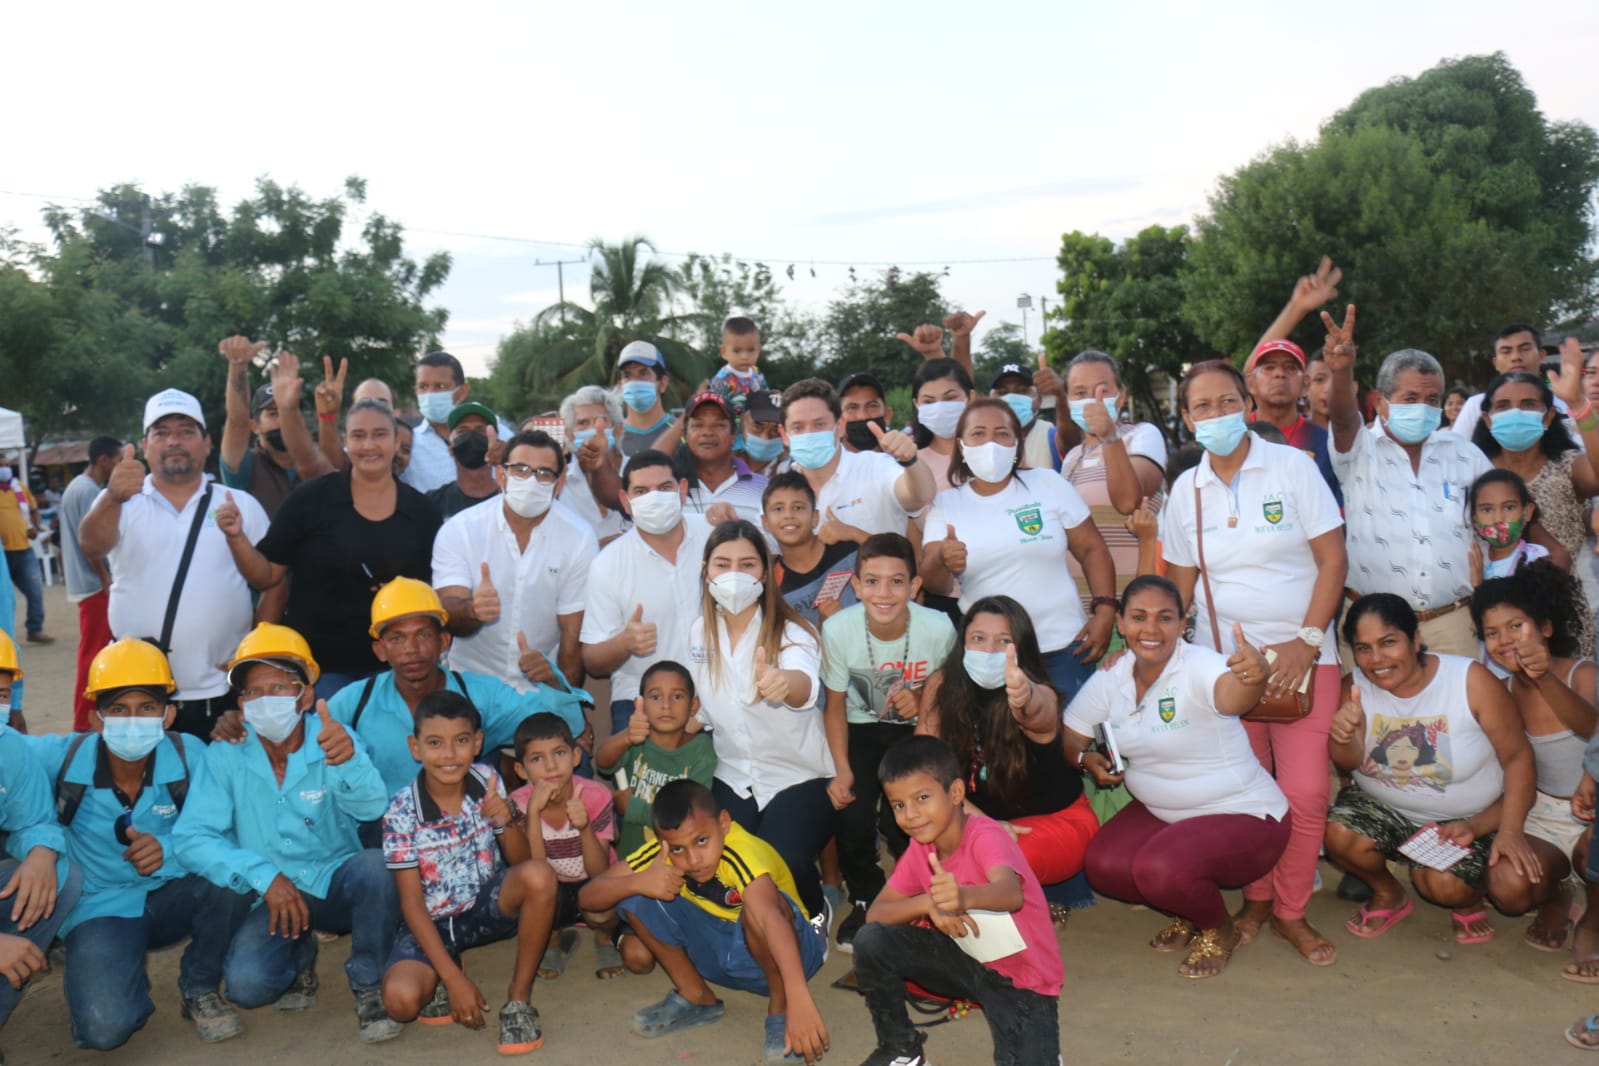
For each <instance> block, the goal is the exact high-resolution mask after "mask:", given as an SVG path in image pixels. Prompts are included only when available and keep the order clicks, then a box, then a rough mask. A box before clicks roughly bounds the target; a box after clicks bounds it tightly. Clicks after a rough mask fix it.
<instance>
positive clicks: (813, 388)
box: [783, 378, 844, 421]
mask: <svg viewBox="0 0 1599 1066" xmlns="http://www.w3.org/2000/svg"><path fill="white" fill-rule="evenodd" d="M800 400H821V401H822V402H823V403H825V404H827V409H828V410H829V411H831V412H833V417H834V418H843V417H844V409H843V408H842V407H840V406H839V405H838V393H837V392H836V391H834V389H833V386H831V385H829V384H828V383H827V382H825V381H823V380H822V379H821V378H805V379H803V380H801V381H796V382H794V384H792V385H790V386H789V387H788V388H786V389H784V390H783V418H784V421H787V419H788V408H789V405H790V404H793V403H796V402H798V401H800Z"/></svg>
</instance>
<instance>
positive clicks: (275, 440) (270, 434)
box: [266, 429, 288, 452]
mask: <svg viewBox="0 0 1599 1066" xmlns="http://www.w3.org/2000/svg"><path fill="white" fill-rule="evenodd" d="M266 443H267V447H268V448H271V449H272V450H273V451H275V452H283V451H288V449H287V448H286V447H284V444H283V431H282V430H281V429H269V430H267V431H266Z"/></svg>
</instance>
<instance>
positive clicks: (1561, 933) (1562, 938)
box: [1521, 918, 1577, 952]
mask: <svg viewBox="0 0 1599 1066" xmlns="http://www.w3.org/2000/svg"><path fill="white" fill-rule="evenodd" d="M1536 928H1537V924H1536V923H1533V924H1531V925H1528V926H1527V931H1526V932H1524V933H1522V934H1521V942H1522V943H1523V944H1526V945H1527V946H1528V947H1529V948H1531V949H1532V950H1534V951H1549V952H1555V951H1565V950H1566V940H1567V939H1568V938H1569V937H1570V936H1571V931H1572V930H1573V929H1575V928H1577V923H1576V922H1574V921H1571V920H1570V919H1569V918H1568V919H1567V920H1566V922H1565V924H1564V925H1562V926H1561V927H1560V928H1559V929H1557V930H1553V932H1555V933H1557V934H1558V935H1557V936H1556V937H1555V938H1554V939H1553V940H1551V941H1549V942H1547V943H1546V942H1544V941H1541V940H1534V939H1533V938H1532V931H1533V930H1534V929H1536Z"/></svg>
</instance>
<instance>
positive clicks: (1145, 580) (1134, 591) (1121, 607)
mask: <svg viewBox="0 0 1599 1066" xmlns="http://www.w3.org/2000/svg"><path fill="white" fill-rule="evenodd" d="M1146 590H1154V591H1156V592H1159V593H1161V594H1163V595H1165V596H1167V597H1170V599H1171V601H1172V602H1173V603H1175V604H1176V605H1177V613H1178V614H1182V613H1183V594H1182V593H1181V592H1179V591H1177V585H1176V584H1175V583H1173V582H1172V581H1171V580H1170V579H1169V578H1164V577H1161V576H1160V575H1158V574H1143V575H1141V576H1139V577H1135V578H1133V579H1132V580H1131V581H1129V582H1127V587H1126V588H1124V589H1122V595H1121V603H1119V604H1117V605H1116V613H1117V614H1118V615H1121V616H1123V617H1125V616H1126V614H1127V601H1128V600H1130V599H1132V598H1133V597H1134V596H1136V595H1138V594H1139V593H1140V592H1144V591H1146Z"/></svg>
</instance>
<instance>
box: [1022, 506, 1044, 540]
mask: <svg viewBox="0 0 1599 1066" xmlns="http://www.w3.org/2000/svg"><path fill="white" fill-rule="evenodd" d="M1016 528H1017V529H1019V530H1021V531H1022V532H1023V533H1026V534H1027V535H1028V536H1029V537H1035V536H1037V535H1038V534H1039V533H1041V532H1043V529H1044V513H1043V511H1041V510H1039V509H1038V508H1037V507H1026V508H1023V509H1022V510H1020V511H1017V512H1016Z"/></svg>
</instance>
